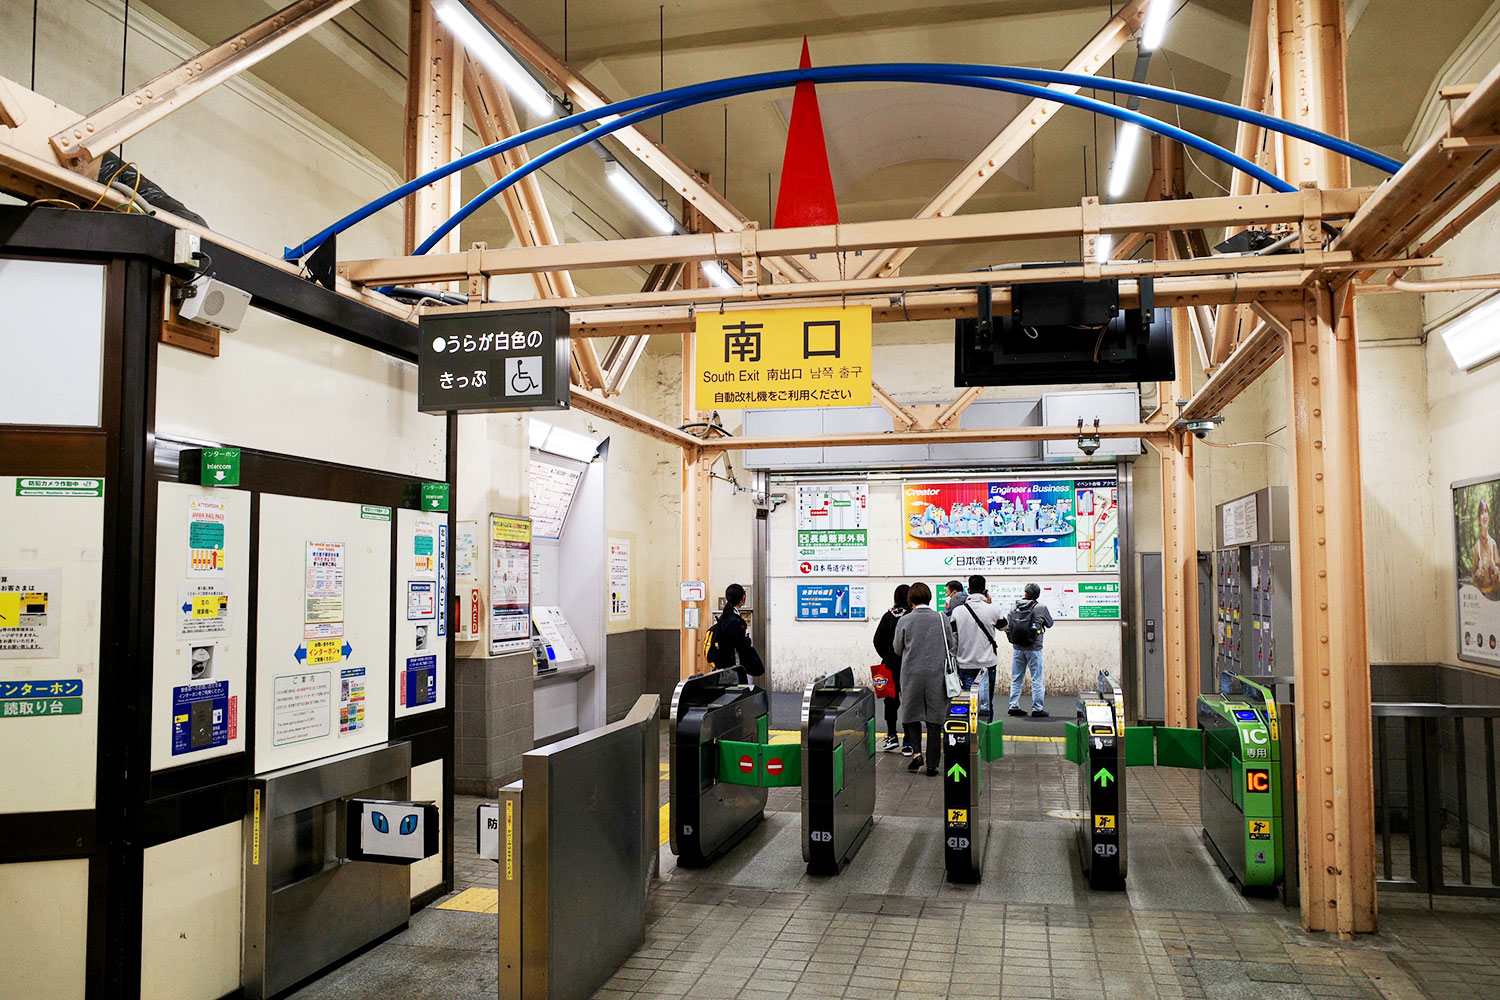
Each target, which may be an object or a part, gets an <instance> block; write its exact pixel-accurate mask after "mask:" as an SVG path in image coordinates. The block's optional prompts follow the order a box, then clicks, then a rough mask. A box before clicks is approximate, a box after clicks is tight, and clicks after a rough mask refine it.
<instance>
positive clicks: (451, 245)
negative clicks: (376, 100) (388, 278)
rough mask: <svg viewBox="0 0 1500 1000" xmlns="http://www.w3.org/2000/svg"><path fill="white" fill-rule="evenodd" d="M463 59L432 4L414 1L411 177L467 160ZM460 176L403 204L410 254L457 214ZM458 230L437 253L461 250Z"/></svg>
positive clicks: (409, 126) (409, 69)
mask: <svg viewBox="0 0 1500 1000" xmlns="http://www.w3.org/2000/svg"><path fill="white" fill-rule="evenodd" d="M461 60H462V54H461V52H460V50H459V49H458V47H457V45H456V44H455V42H454V40H453V35H452V34H451V33H450V32H449V31H448V29H447V28H445V27H443V25H442V24H441V23H439V22H438V19H437V15H436V14H434V13H433V10H432V0H411V35H410V38H409V41H408V44H407V73H406V178H407V180H411V179H412V178H414V177H419V176H421V175H422V174H424V173H426V172H427V171H429V170H432V169H434V168H436V167H440V166H442V165H444V164H446V163H451V162H452V161H453V160H456V159H457V158H458V157H460V156H462V155H463V152H464V150H463V139H464V127H463V126H464V104H463V64H462V61H461ZM460 176H461V175H460V174H451V175H449V176H448V177H445V178H443V179H442V180H440V181H438V182H437V183H435V184H430V185H428V186H427V187H425V188H423V189H422V190H420V191H418V192H416V193H415V194H413V195H410V196H409V197H408V198H407V199H406V200H405V201H404V202H403V203H402V220H403V224H404V242H405V244H406V252H407V253H408V254H409V253H411V252H412V251H413V250H415V249H416V248H417V245H418V244H419V243H421V242H422V241H423V240H425V239H426V238H427V237H428V236H429V235H430V234H431V233H432V231H433V230H434V229H436V228H437V227H438V226H440V225H441V224H442V223H443V222H444V221H445V220H447V219H448V218H450V217H451V216H452V215H453V213H455V212H457V211H458V209H459V207H460V205H461V202H460V195H461V192H460V190H459V178H460ZM458 240H459V236H458V229H457V228H455V229H454V230H453V231H452V232H450V233H449V234H448V235H447V236H446V237H444V239H443V240H442V241H441V242H440V243H438V244H437V245H436V246H434V247H433V248H432V249H433V252H435V253H452V252H454V251H456V250H458V249H460V247H459V242H458Z"/></svg>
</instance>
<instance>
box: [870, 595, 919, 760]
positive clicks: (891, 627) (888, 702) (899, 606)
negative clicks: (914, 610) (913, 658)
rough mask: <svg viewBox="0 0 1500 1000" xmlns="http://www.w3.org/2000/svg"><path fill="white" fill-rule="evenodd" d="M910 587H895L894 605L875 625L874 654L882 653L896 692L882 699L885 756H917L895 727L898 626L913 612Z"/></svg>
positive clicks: (898, 692)
mask: <svg viewBox="0 0 1500 1000" xmlns="http://www.w3.org/2000/svg"><path fill="white" fill-rule="evenodd" d="M910 589H911V588H910V587H909V586H908V585H907V584H904V583H903V584H902V585H901V586H899V587H897V588H896V593H895V595H894V596H895V603H894V604H892V605H891V609H890V610H889V611H887V612H886V613H885V614H884V615H882V616H881V618H880V624H879V625H877V626H875V652H877V653H879V654H880V662H881V663H884V664H885V665H886V669H888V670H890V672H891V684H892V685H893V686H894V687H895V689H896V690H895V691H893V692H891V696H890V697H889V698H883V699H881V700H882V701H884V702H885V743H883V744H882V745H881V749H882V750H884V751H885V752H886V753H894V752H895V751H897V750H900V751H901V752H902V753H903V754H906V755H907V756H911V755H912V754H914V753H916V752H917V751H916V748H915V747H910V746H908V747H905V748H903V747H902V744H901V737H900V736H898V735H896V734H897V733H898V732H899V729H898V727H897V725H896V710H897V709H898V708H899V707H900V705H901V654H900V653H898V652H896V647H895V644H894V643H895V639H896V623H897V622H899V621H900V620H901V616H902V615H904V614H906V613H907V612H908V611H910V610H911V605H909V604H908V603H907V601H906V592H907V591H908V590H910Z"/></svg>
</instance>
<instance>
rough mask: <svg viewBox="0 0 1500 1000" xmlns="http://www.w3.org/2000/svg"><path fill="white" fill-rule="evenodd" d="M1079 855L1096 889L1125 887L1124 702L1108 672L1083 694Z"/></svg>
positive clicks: (1080, 700) (1080, 705)
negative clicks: (1092, 689) (1091, 689)
mask: <svg viewBox="0 0 1500 1000" xmlns="http://www.w3.org/2000/svg"><path fill="white" fill-rule="evenodd" d="M1077 725H1078V728H1079V731H1080V736H1081V740H1082V746H1081V747H1080V748H1079V753H1078V765H1079V768H1078V797H1079V820H1078V856H1079V859H1080V861H1081V862H1082V864H1083V874H1084V876H1085V877H1086V878H1087V879H1088V881H1089V888H1091V889H1123V888H1125V875H1126V853H1125V833H1126V822H1125V815H1126V814H1125V765H1126V763H1127V761H1126V754H1125V699H1124V696H1123V695H1122V693H1121V691H1120V687H1119V685H1118V684H1116V683H1115V682H1114V679H1113V678H1111V677H1110V676H1109V673H1108V672H1107V671H1103V670H1101V671H1099V683H1098V687H1097V690H1094V691H1084V692H1082V693H1080V694H1079V695H1078V722H1077Z"/></svg>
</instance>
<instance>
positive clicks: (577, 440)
mask: <svg viewBox="0 0 1500 1000" xmlns="http://www.w3.org/2000/svg"><path fill="white" fill-rule="evenodd" d="M530 436H531V447H532V448H533V449H534V450H536V451H545V452H547V453H548V454H549V455H558V456H560V457H562V458H571V459H573V460H575V461H578V462H592V461H593V460H594V457H595V456H596V455H598V454H599V442H598V441H595V440H594V439H593V438H591V437H589V436H588V435H587V434H579V433H578V432H577V431H570V430H567V429H565V428H562V427H558V426H556V425H554V424H549V423H547V421H545V420H538V419H536V418H535V417H532V418H531V429H530Z"/></svg>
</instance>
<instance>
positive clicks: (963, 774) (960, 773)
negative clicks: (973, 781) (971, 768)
mask: <svg viewBox="0 0 1500 1000" xmlns="http://www.w3.org/2000/svg"><path fill="white" fill-rule="evenodd" d="M968 776H969V772H968V771H965V770H964V769H963V765H961V764H954V765H953V766H952V767H950V768H948V777H950V778H952V779H953V780H954V781H959V780H962V779H963V778H967V777H968Z"/></svg>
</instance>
